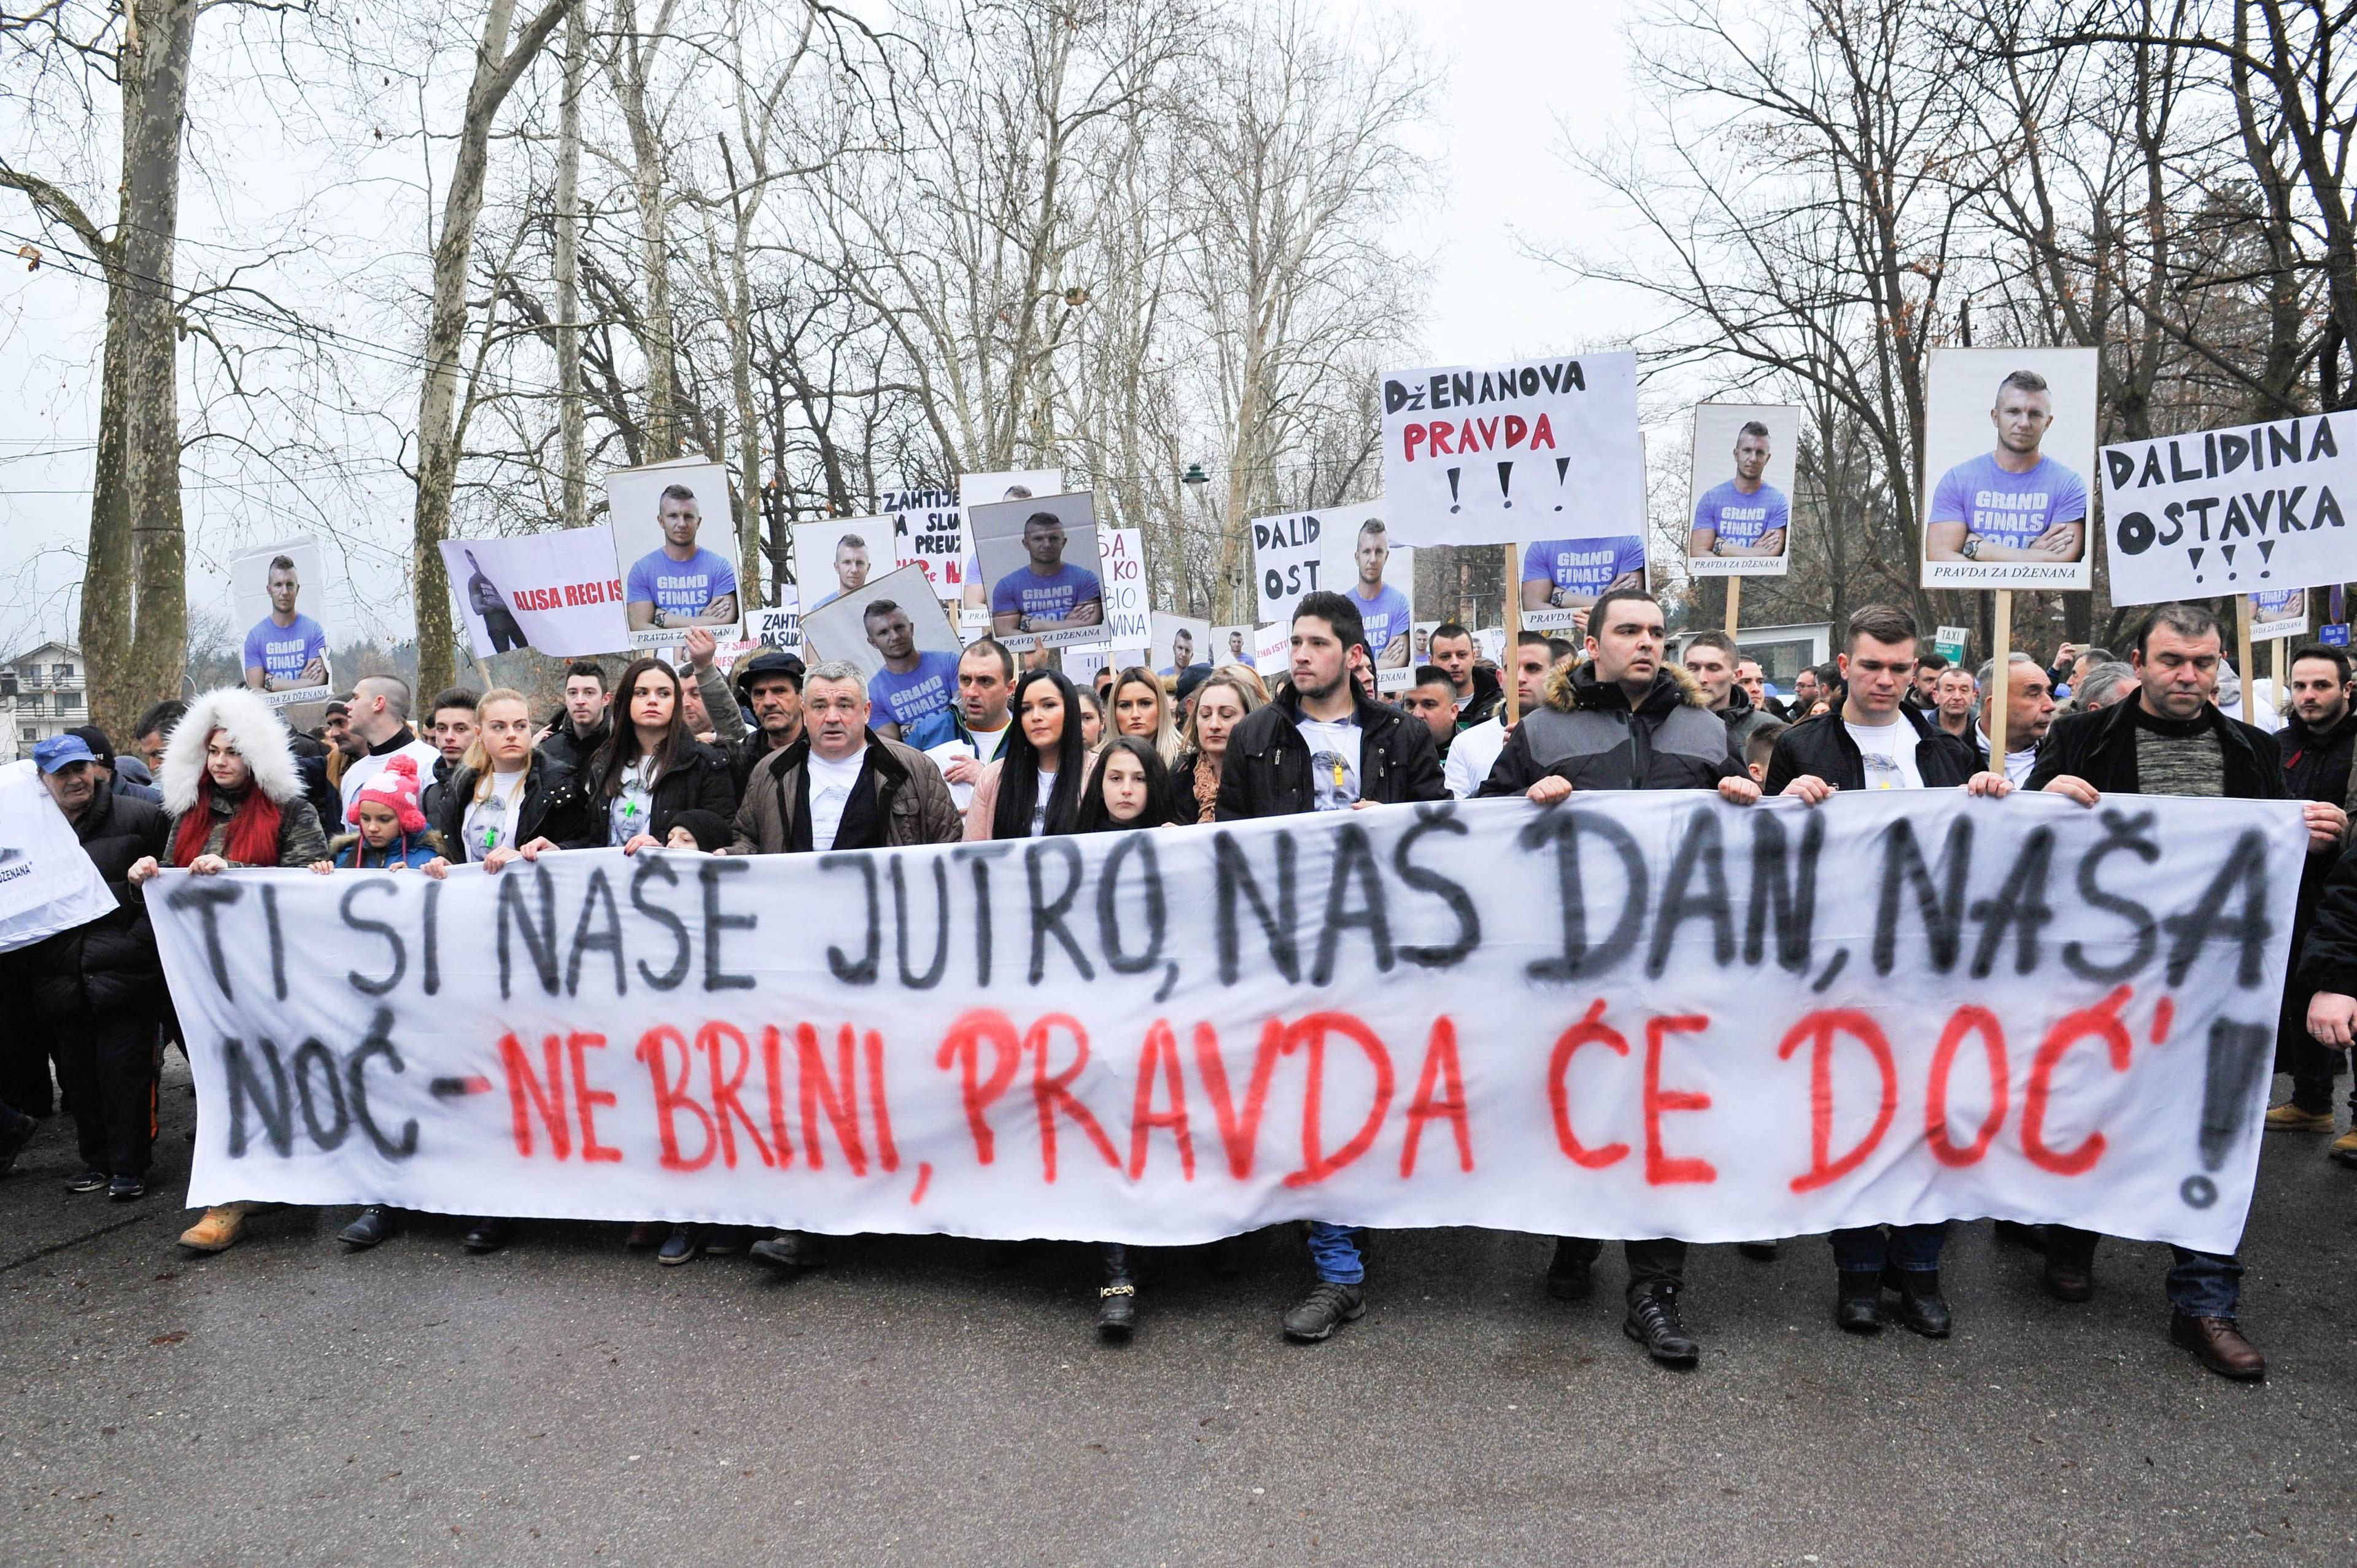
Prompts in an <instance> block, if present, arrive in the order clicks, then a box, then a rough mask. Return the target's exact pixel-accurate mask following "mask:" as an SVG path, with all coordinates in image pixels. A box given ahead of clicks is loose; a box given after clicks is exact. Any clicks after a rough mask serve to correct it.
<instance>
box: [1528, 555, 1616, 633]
mask: <svg viewBox="0 0 2357 1568" xmlns="http://www.w3.org/2000/svg"><path fill="white" fill-rule="evenodd" d="M1522 551H1523V629H1524V630H1526V631H1563V630H1571V631H1579V632H1584V631H1586V630H1587V607H1588V606H1590V605H1592V604H1594V603H1595V602H1596V601H1597V600H1598V599H1600V598H1602V597H1603V596H1605V595H1606V594H1607V593H1609V592H1610V591H1611V590H1612V589H1614V588H1641V587H1644V586H1645V585H1646V577H1645V542H1644V541H1643V540H1642V539H1641V538H1639V537H1638V536H1637V535H1635V534H1633V533H1631V534H1626V535H1622V536H1619V537H1607V538H1602V539H1539V540H1534V541H1532V542H1530V543H1528V544H1525V545H1523V547H1522Z"/></svg>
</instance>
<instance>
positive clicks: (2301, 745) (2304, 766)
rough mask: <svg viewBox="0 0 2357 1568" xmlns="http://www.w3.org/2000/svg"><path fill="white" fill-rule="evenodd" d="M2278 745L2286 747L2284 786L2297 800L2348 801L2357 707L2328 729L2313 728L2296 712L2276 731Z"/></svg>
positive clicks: (2356, 735) (2284, 751) (2339, 802)
mask: <svg viewBox="0 0 2357 1568" xmlns="http://www.w3.org/2000/svg"><path fill="white" fill-rule="evenodd" d="M2352 744H2357V710H2352V711H2351V712H2349V713H2344V714H2341V722H2340V723H2339V724H2336V725H2330V726H2329V727H2328V728H2325V729H2312V728H2310V727H2309V725H2308V723H2307V721H2305V720H2303V719H2301V718H2300V717H2299V716H2298V714H2294V715H2293V717H2292V719H2291V721H2290V722H2289V723H2288V724H2287V725H2284V727H2283V728H2282V729H2280V730H2278V731H2276V745H2277V746H2281V747H2282V748H2283V765H2284V789H2285V792H2286V793H2287V794H2288V795H2290V796H2291V798H2292V799H2293V800H2322V801H2324V802H2326V803H2327V804H2329V805H2334V806H2339V805H2341V804H2343V803H2344V802H2346V801H2347V800H2348V799H2349V762H2350V752H2351V748H2352Z"/></svg>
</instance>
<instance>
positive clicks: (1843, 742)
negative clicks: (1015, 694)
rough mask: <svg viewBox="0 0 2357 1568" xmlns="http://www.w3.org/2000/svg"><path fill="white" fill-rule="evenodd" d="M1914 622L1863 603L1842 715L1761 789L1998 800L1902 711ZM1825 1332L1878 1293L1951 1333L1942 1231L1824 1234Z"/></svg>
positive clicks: (1871, 1320)
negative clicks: (1909, 792) (1958, 793)
mask: <svg viewBox="0 0 2357 1568" xmlns="http://www.w3.org/2000/svg"><path fill="white" fill-rule="evenodd" d="M1915 645H1916V630H1915V618H1914V617H1913V616H1911V615H1909V614H1908V613H1907V612H1906V611H1905V610H1902V609H1900V608H1898V607H1895V606H1891V605H1867V606H1866V607H1863V608H1862V609H1860V610H1858V611H1857V613H1856V614H1854V615H1852V616H1851V617H1850V618H1849V627H1848V631H1847V636H1846V639H1845V642H1844V651H1843V653H1842V654H1841V656H1840V664H1839V674H1838V677H1837V678H1838V679H1839V680H1840V682H1842V688H1843V694H1842V705H1841V707H1840V708H1839V709H1838V710H1836V711H1835V712H1832V713H1827V714H1819V715H1818V716H1817V717H1815V718H1813V719H1807V720H1804V721H1803V722H1802V723H1800V724H1796V725H1793V726H1792V728H1791V729H1789V730H1786V731H1785V732H1784V733H1783V735H1782V736H1779V737H1778V738H1777V741H1776V749H1775V751H1774V752H1773V753H1772V754H1771V755H1770V757H1769V759H1768V777H1767V779H1766V780H1765V784H1764V788H1765V789H1767V791H1768V792H1769V793H1770V794H1771V795H1790V796H1792V798H1794V799H1795V800H1800V801H1802V802H1803V804H1805V805H1809V806H1818V805H1822V804H1824V801H1826V800H1829V799H1831V798H1832V796H1833V795H1834V794H1835V792H1836V791H1837V790H1841V789H1851V790H1867V789H1876V790H1878V789H1955V788H1958V787H1963V788H1966V789H1971V790H1972V791H1973V792H1974V793H1975V794H1982V795H2002V794H2004V793H2005V791H2006V789H2007V788H2008V786H2007V784H2006V783H2005V780H2004V779H2001V778H1998V777H1996V776H1995V775H1991V774H1986V773H1984V772H1983V771H1982V769H1983V766H1984V765H1983V763H1982V760H1981V755H1980V753H1979V752H1977V751H1975V750H1974V749H1973V747H1972V746H1968V745H1966V744H1965V743H1964V742H1963V741H1961V740H1959V739H1957V738H1956V737H1955V736H1952V735H1949V734H1947V733H1946V732H1945V731H1943V730H1940V729H1937V728H1934V727H1933V726H1932V725H1930V724H1928V723H1926V722H1925V721H1924V718H1923V715H1922V714H1919V713H1917V712H1916V711H1915V710H1914V709H1913V708H1911V707H1909V706H1908V705H1907V704H1906V703H1902V702H1901V701H1900V695H1901V694H1902V693H1905V692H1907V691H1908V690H1910V687H1911V685H1912V682H1911V680H1910V676H1911V675H1912V673H1913V671H1914V666H1915ZM1828 1240H1830V1241H1831V1242H1832V1243H1833V1251H1834V1270H1835V1296H1834V1322H1835V1324H1836V1325H1838V1326H1841V1327H1842V1328H1844V1329H1846V1330H1847V1331H1849V1332H1850V1333H1853V1334H1875V1333H1878V1332H1880V1331H1881V1329H1882V1328H1883V1326H1885V1325H1886V1324H1887V1323H1889V1316H1887V1315H1886V1314H1885V1312H1884V1310H1883V1305H1882V1297H1883V1293H1884V1290H1885V1288H1886V1286H1889V1287H1892V1288H1895V1289H1896V1291H1897V1293H1898V1296H1899V1321H1900V1323H1901V1324H1902V1325H1904V1326H1906V1327H1908V1328H1910V1329H1912V1330H1914V1331H1915V1332H1916V1333H1918V1334H1921V1335H1924V1336H1926V1337H1930V1338H1934V1339H1943V1338H1945V1337H1947V1336H1948V1334H1949V1332H1950V1330H1951V1328H1952V1327H1953V1322H1954V1319H1953V1314H1952V1313H1951V1312H1950V1311H1949V1308H1948V1303H1947V1299H1946V1297H1945V1296H1943V1294H1941V1291H1940V1253H1941V1251H1942V1249H1943V1247H1945V1246H1946V1244H1947V1240H1948V1224H1947V1221H1946V1220H1944V1219H1943V1220H1937V1221H1934V1222H1932V1223H1931V1224H1926V1225H1891V1226H1887V1227H1886V1226H1880V1225H1866V1226H1857V1227H1852V1228H1847V1229H1844V1230H1835V1232H1833V1234H1832V1235H1831V1236H1830V1237H1829V1238H1828Z"/></svg>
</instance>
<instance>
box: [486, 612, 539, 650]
mask: <svg viewBox="0 0 2357 1568" xmlns="http://www.w3.org/2000/svg"><path fill="white" fill-rule="evenodd" d="M483 629H484V630H485V631H486V632H489V633H490V639H491V651H492V652H493V653H505V652H507V651H508V650H511V649H516V648H530V647H531V646H532V643H531V642H530V640H529V639H526V638H525V637H524V634H523V628H522V627H521V626H518V625H517V624H516V618H515V616H514V614H513V613H512V612H511V611H509V610H504V609H498V610H485V611H484V612H483Z"/></svg>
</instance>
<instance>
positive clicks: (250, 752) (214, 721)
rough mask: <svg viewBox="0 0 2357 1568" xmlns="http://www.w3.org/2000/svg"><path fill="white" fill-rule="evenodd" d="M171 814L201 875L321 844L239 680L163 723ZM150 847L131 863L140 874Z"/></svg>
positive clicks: (314, 821) (240, 1215)
mask: <svg viewBox="0 0 2357 1568" xmlns="http://www.w3.org/2000/svg"><path fill="white" fill-rule="evenodd" d="M156 783H157V784H159V785H160V786H162V788H163V790H164V809H165V810H166V811H168V812H170V813H171V815H172V832H171V837H170V839H169V840H168V841H167V843H168V845H169V848H168V851H167V854H166V861H167V864H169V865H175V866H186V867H187V868H188V871H189V872H190V873H191V874H193V875H199V876H210V875H216V874H217V873H220V872H223V871H227V870H228V869H230V868H231V866H271V865H287V866H296V865H310V864H311V863H312V862H313V861H315V860H319V859H321V858H323V857H325V855H326V854H327V853H328V841H327V836H326V835H325V834H324V833H322V832H320V831H319V813H318V812H317V811H313V810H312V809H311V802H310V801H308V800H305V799H304V796H303V779H302V776H301V774H299V773H298V772H296V768H295V752H294V749H293V747H291V746H288V745H287V739H286V726H285V725H282V724H280V723H279V722H278V715H277V714H275V713H273V712H272V711H271V708H270V704H269V703H265V702H264V701H263V700H262V699H261V697H260V696H258V695H256V694H255V693H252V692H249V691H247V690H245V689H244V688H243V687H241V686H231V687H225V688H223V689H222V690H221V691H218V692H208V693H205V694H204V695H203V696H201V697H199V698H198V699H197V700H196V702H195V703H193V704H192V705H191V706H190V707H189V709H188V716H187V717H185V718H183V719H182V720H180V722H179V723H178V725H174V726H173V729H172V738H171V740H170V742H169V743H168V744H167V745H166V746H165V747H164V766H163V768H162V769H161V770H160V772H159V773H158V775H157V778H156ZM157 869H158V866H157V863H156V858H155V857H154V856H152V855H150V856H146V857H145V858H143V859H141V860H140V861H139V862H138V863H137V864H136V865H133V866H132V868H131V880H132V881H133V882H135V883H140V882H145V881H146V880H147V879H148V878H150V877H152V876H154V875H156V871H157ZM260 1207H262V1206H261V1205H258V1204H253V1203H224V1204H219V1205H216V1206H215V1207H213V1208H209V1209H207V1210H205V1215H204V1218H203V1219H199V1220H198V1221H197V1222H196V1223H195V1224H194V1225H191V1226H189V1227H188V1230H184V1231H182V1232H181V1233H180V1245H181V1246H183V1247H186V1248H188V1249H189V1250H190V1251H198V1252H218V1251H221V1250H222V1249H223V1248H225V1247H227V1246H229V1245H230V1244H231V1242H233V1241H235V1240H237V1239H238V1237H239V1236H240V1235H241V1234H242V1233H243V1231H244V1230H245V1217H246V1216H247V1215H248V1214H250V1213H252V1212H253V1210H254V1209H256V1208H260Z"/></svg>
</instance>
